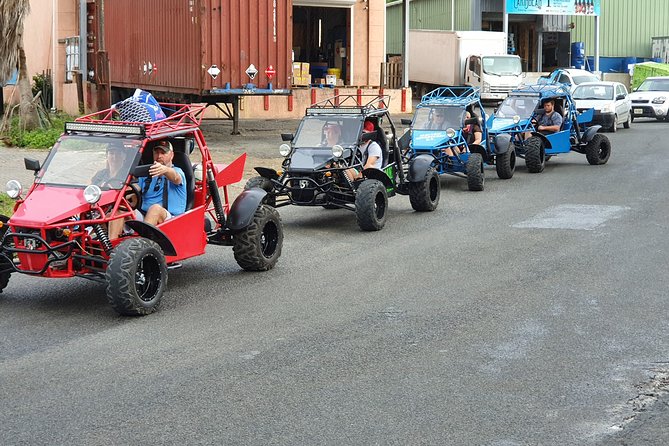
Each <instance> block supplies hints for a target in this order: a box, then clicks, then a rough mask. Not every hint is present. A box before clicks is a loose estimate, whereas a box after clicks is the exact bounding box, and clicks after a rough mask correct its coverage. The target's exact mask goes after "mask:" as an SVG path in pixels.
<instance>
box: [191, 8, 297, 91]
mask: <svg viewBox="0 0 669 446" xmlns="http://www.w3.org/2000/svg"><path fill="white" fill-rule="evenodd" d="M201 1H202V3H203V5H204V8H205V11H204V13H203V22H202V48H203V50H204V51H203V61H202V63H203V65H204V66H205V67H207V69H208V68H210V67H211V66H212V65H216V67H217V68H218V69H220V70H221V73H220V75H218V76H217V77H216V79H214V78H213V77H212V76H210V75H209V74H207V73H206V70H205V78H204V79H205V80H204V85H205V89H206V90H211V89H218V88H225V85H226V83H228V82H229V83H230V88H233V89H239V88H242V87H243V86H244V85H246V84H248V83H253V84H255V85H256V86H257V87H258V88H267V84H268V82H269V79H268V78H267V76H266V75H265V70H266V69H267V68H268V67H269V66H270V65H272V67H273V68H274V70H275V71H276V74H275V75H274V77H273V78H272V85H273V88H275V89H282V88H290V83H289V80H290V77H289V76H290V75H291V74H292V63H291V62H292V57H291V56H292V42H293V35H292V28H293V27H292V20H293V2H292V0H201ZM251 64H253V65H254V66H255V67H256V69H257V70H258V74H257V75H256V77H255V79H253V80H251V79H249V77H248V76H247V74H246V70H247V68H248V67H249V66H250V65H251Z"/></svg>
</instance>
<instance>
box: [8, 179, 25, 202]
mask: <svg viewBox="0 0 669 446" xmlns="http://www.w3.org/2000/svg"><path fill="white" fill-rule="evenodd" d="M6 190H7V195H9V198H12V199H14V200H15V199H17V198H19V197H20V196H21V192H23V188H22V187H21V183H19V182H18V181H16V180H9V181H7V186H6Z"/></svg>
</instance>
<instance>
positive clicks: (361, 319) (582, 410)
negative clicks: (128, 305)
mask: <svg viewBox="0 0 669 446" xmlns="http://www.w3.org/2000/svg"><path fill="white" fill-rule="evenodd" d="M668 130H669V123H658V122H653V121H646V122H639V121H637V122H635V123H634V124H633V127H632V129H631V130H623V129H620V130H619V132H618V133H616V134H608V137H609V138H610V139H611V141H612V145H613V155H612V157H611V159H610V161H609V163H608V164H607V165H605V166H589V165H588V164H587V162H586V160H585V157H584V156H583V155H579V154H569V155H567V156H564V157H559V158H553V159H552V160H551V161H550V162H549V163H548V166H547V168H546V170H545V172H544V173H542V174H528V173H527V171H526V169H525V168H524V165H522V162H521V165H520V166H519V168H518V169H517V171H516V174H515V175H514V177H513V178H512V179H511V180H506V181H505V180H499V179H497V177H496V174H495V171H494V169H490V168H488V169H487V170H486V177H487V181H486V189H485V191H483V192H478V193H475V192H469V191H467V190H466V184H465V181H464V180H461V179H457V178H453V177H444V178H443V179H442V195H441V202H440V205H439V208H438V209H437V210H436V211H435V212H433V213H415V212H413V211H412V210H411V207H410V205H409V200H408V199H407V198H406V197H394V198H392V199H391V200H390V214H389V218H388V221H387V224H386V227H385V228H384V229H383V230H382V231H380V232H375V233H363V232H361V231H359V229H358V227H357V225H356V223H355V217H354V215H353V214H352V213H348V212H346V211H342V210H334V211H332V210H330V211H328V210H323V209H309V208H297V207H289V208H281V209H280V212H281V216H282V219H283V222H284V229H285V243H284V248H283V255H282V257H281V259H280V260H279V263H278V265H277V267H276V268H275V269H274V270H272V271H269V272H266V273H245V272H242V271H241V270H240V269H239V268H238V266H237V265H236V264H235V262H234V259H233V256H232V251H231V250H230V249H229V248H222V247H216V246H212V247H210V248H209V250H208V252H207V254H206V255H204V256H202V257H199V258H195V259H192V260H189V261H186V262H184V266H183V268H182V269H179V270H175V271H171V272H170V277H169V284H168V290H167V292H166V294H165V296H164V303H163V306H162V308H161V309H160V310H159V311H158V312H157V313H155V314H153V315H151V316H148V317H143V318H122V317H119V316H117V315H116V314H115V313H114V312H113V310H112V309H111V308H110V307H109V306H108V305H107V304H106V302H105V298H104V289H103V287H102V286H100V285H97V284H95V283H91V282H87V281H84V280H82V279H71V280H70V279H68V280H60V281H58V280H56V281H54V280H44V279H39V278H34V277H27V276H17V275H13V276H12V277H11V280H10V283H9V286H8V287H7V289H6V290H5V291H4V292H3V293H2V294H0V401H1V404H0V408H1V410H0V426H2V428H1V429H0V444H3V445H13V444H91V445H98V444H99V445H107V444H115V445H117V444H118V445H120V444H257V445H266V444H310V445H311V444H337V445H339V444H365V445H366V444H401V445H404V444H412V445H413V444H440V445H443V444H453V445H470V444H472V445H473V444H476V445H479V444H481V445H483V444H485V445H496V446H502V445H504V446H508V445H535V444H551V445H553V444H555V445H571V444H574V445H576V444H578V445H582V444H666V442H667V438H668V435H667V433H666V432H665V431H666V429H665V427H666V425H667V421H669V411H667V410H666V405H667V401H669V399H667V395H666V390H667V388H668V386H667V384H668V379H667V377H668V376H669V353H668V352H669V323H668V320H667V307H668V305H667V299H666V298H667V289H669V273H668V272H667V260H666V253H667V252H669V238H667V236H666V235H667V232H668V231H667V230H668V228H669V223H667V222H668V221H669V215H668V214H669V206H668V199H667V191H668V190H669V164H667V163H666V162H665V161H666V150H667V143H666V139H665V138H666V135H667V131H668Z"/></svg>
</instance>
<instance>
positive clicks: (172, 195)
mask: <svg viewBox="0 0 669 446" xmlns="http://www.w3.org/2000/svg"><path fill="white" fill-rule="evenodd" d="M173 158H174V152H173V150H172V144H170V142H169V141H167V140H163V141H160V142H158V144H157V145H156V146H155V147H154V148H153V164H152V165H151V168H150V169H149V175H150V176H149V177H148V178H144V177H142V178H139V187H140V189H141V191H142V208H141V209H136V210H135V218H136V219H137V220H144V221H145V222H146V223H149V224H151V225H159V224H160V223H162V222H164V221H165V220H169V219H170V218H172V217H173V216H176V215H180V214H183V213H184V212H185V211H186V176H185V174H184V172H183V170H181V168H179V167H177V166H175V165H173V164H172V159H173ZM122 230H123V221H122V219H117V220H112V221H111V222H110V223H109V238H110V239H111V240H113V239H116V238H118V237H119V236H120V235H121V231H122Z"/></svg>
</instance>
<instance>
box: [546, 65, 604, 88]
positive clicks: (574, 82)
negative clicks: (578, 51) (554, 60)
mask: <svg viewBox="0 0 669 446" xmlns="http://www.w3.org/2000/svg"><path fill="white" fill-rule="evenodd" d="M556 82H558V83H560V84H565V85H568V86H569V89H570V90H571V91H574V89H575V88H576V87H577V86H578V85H580V84H582V83H584V82H599V78H598V77H597V76H596V75H594V74H592V73H591V72H589V71H586V70H581V69H579V68H557V69H555V70H553V71H552V72H551V73H550V74H549V75H548V76H542V77H540V78H539V83H540V84H553V83H556Z"/></svg>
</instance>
